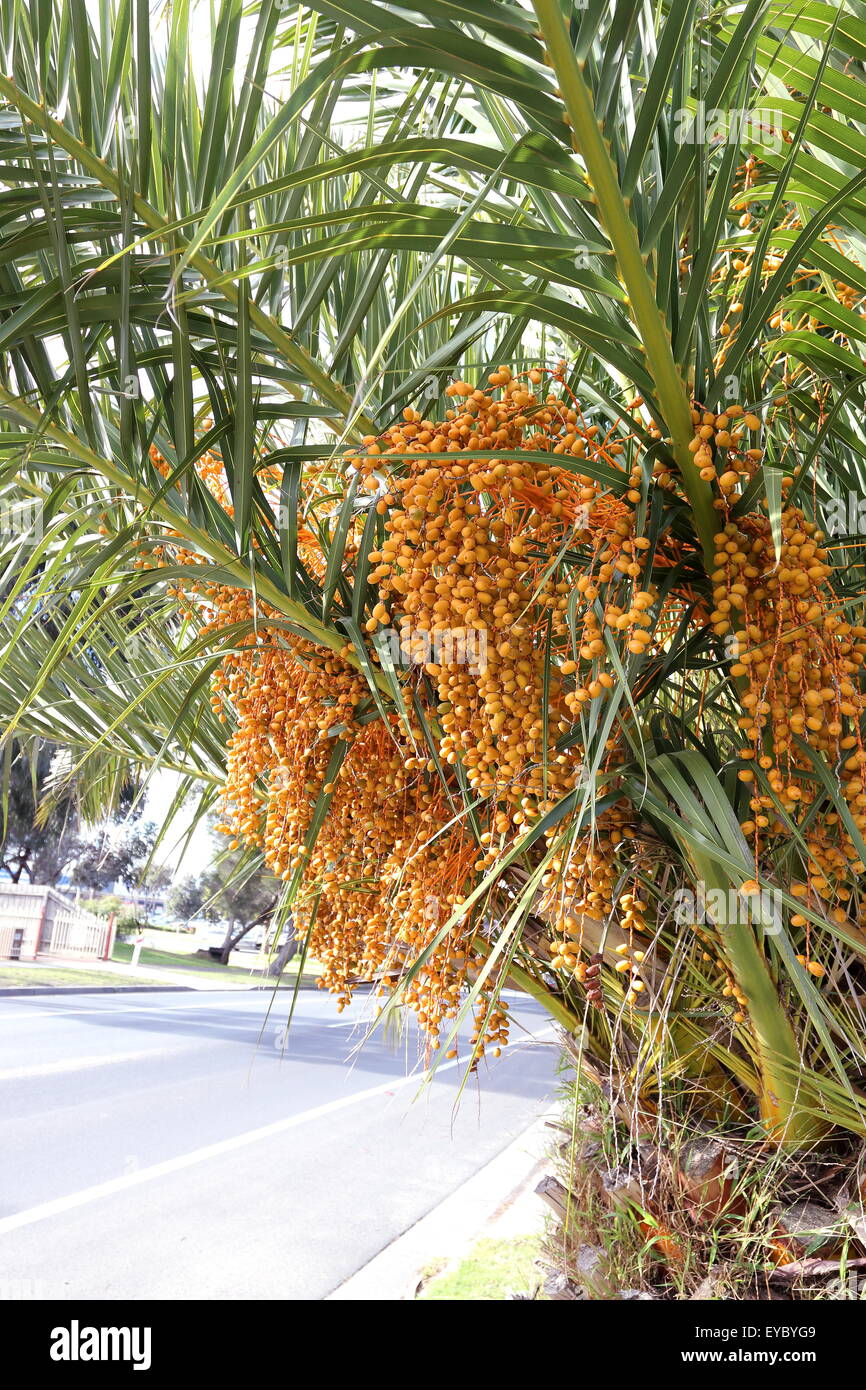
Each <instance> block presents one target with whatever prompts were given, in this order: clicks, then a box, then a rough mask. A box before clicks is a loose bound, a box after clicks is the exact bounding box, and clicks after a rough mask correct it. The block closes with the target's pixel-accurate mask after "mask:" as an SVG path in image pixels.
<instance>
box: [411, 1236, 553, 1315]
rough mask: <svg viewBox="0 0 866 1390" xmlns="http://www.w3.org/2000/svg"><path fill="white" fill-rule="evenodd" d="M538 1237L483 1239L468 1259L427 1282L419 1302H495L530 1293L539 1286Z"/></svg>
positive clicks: (419, 1296) (473, 1248)
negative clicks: (511, 1295) (536, 1267)
mask: <svg viewBox="0 0 866 1390" xmlns="http://www.w3.org/2000/svg"><path fill="white" fill-rule="evenodd" d="M540 1249H541V1240H540V1238H539V1237H538V1236H514V1237H511V1238H509V1239H508V1240H491V1239H486V1240H479V1241H478V1242H477V1244H476V1245H474V1246H473V1247H472V1249H471V1250H470V1252H469V1254H468V1255H467V1256H466V1258H465V1259H464V1260H461V1261H460V1263H459V1264H457V1265H455V1266H453V1267H452V1268H446V1269H445V1270H444V1271H443V1272H442V1273H441V1274H439V1273H436V1274H434V1275H433V1276H432V1277H430V1278H428V1279H427V1280H425V1282H424V1284H423V1286H422V1288H421V1290H420V1292H419V1294H418V1298H419V1299H450V1300H456V1299H467V1300H473V1301H475V1302H482V1303H484V1302H495V1301H497V1300H502V1299H506V1298H508V1296H509V1295H510V1294H511V1293H526V1292H527V1291H528V1290H529V1289H530V1288H531V1287H532V1286H533V1284H535V1283H537V1272H536V1270H535V1260H536V1259H537V1257H538V1255H539V1253H540Z"/></svg>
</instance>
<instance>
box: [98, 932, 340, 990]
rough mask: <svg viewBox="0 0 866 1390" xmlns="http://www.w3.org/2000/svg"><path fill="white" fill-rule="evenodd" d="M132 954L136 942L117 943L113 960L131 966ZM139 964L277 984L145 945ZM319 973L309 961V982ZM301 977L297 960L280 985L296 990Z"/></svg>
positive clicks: (251, 972) (306, 973)
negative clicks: (296, 984)
mask: <svg viewBox="0 0 866 1390" xmlns="http://www.w3.org/2000/svg"><path fill="white" fill-rule="evenodd" d="M132 952H133V945H132V942H129V941H117V942H115V944H114V950H113V951H112V953H111V959H112V960H115V961H118V962H119V963H120V964H122V965H128V964H129V963H130V961H131V960H132ZM250 954H251V957H252V959H253V960H255V959H258V957H257V956H254V955H253V954H252V952H251V953H250ZM139 963H140V964H141V965H142V966H145V967H146V966H148V965H150V966H159V967H160V968H163V969H167V970H187V971H189V972H190V973H196V974H201V973H202V972H205V973H206V974H208V975H213V974H214V973H216V974H218V975H226V976H229V977H230V978H232V979H235V980H250V979H256V978H259V979H261V980H262V982H263V983H270V984H273V983H274V981H273V980H270V979H269V977H268V976H267V975H266V974H265V972H264V971H263V970H250V969H249V968H247V967H244V966H240V965H221V964H220V962H219V961H218V960H211V959H206V958H204V957H200V956H195V955H186V954H181V953H179V952H176V951H160V950H156V949H154V948H153V947H149V946H142V948H141V957H140V962H139ZM317 974H318V967H316V966H314V965H311V963H310V962H309V961H307V966H306V969H305V971H304V980H305V982H306V983H313V982H314V981H315V978H316V975H317ZM297 975H298V962H297V960H293V961H290V962H289V964H288V965H287V966H286V968H285V970H284V971H283V974H282V977H281V979H280V985H281V986H282V987H285V986H286V985H287V984H291V985H292V987H294V984H295V981H296V979H297Z"/></svg>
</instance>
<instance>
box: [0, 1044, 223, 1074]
mask: <svg viewBox="0 0 866 1390" xmlns="http://www.w3.org/2000/svg"><path fill="white" fill-rule="evenodd" d="M202 1046H204V1044H203V1043H200V1042H190V1043H183V1044H179V1045H178V1046H176V1047H150V1048H143V1049H142V1048H137V1049H136V1051H135V1052H102V1053H99V1054H98V1055H97V1056H95V1057H62V1058H60V1060H59V1061H56V1062H32V1063H31V1064H30V1066H27V1067H7V1068H6V1069H5V1070H4V1071H0V1081H21V1080H23V1079H24V1078H25V1077H31V1076H56V1075H58V1073H60V1072H65V1071H86V1070H88V1069H89V1068H91V1067H105V1066H110V1065H114V1063H116V1062H143V1061H146V1060H148V1059H150V1058H153V1059H154V1060H155V1059H157V1058H159V1059H162V1058H163V1057H174V1056H176V1055H177V1054H178V1053H179V1052H189V1051H190V1050H191V1049H193V1048H198V1047H202Z"/></svg>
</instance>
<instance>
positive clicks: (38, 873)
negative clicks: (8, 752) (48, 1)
mask: <svg viewBox="0 0 866 1390" xmlns="http://www.w3.org/2000/svg"><path fill="white" fill-rule="evenodd" d="M55 752H56V750H55V749H52V748H51V747H50V746H49V745H48V744H41V745H40V746H39V748H38V751H37V752H36V753H35V755H34V754H33V753H32V751H31V749H30V748H28V747H26V746H25V745H23V744H16V745H14V747H13V752H12V758H11V762H10V767H9V780H8V803H7V804H8V812H7V818H6V824H5V830H0V833H2V834H3V839H2V844H0V868H3V869H5V871H6V873H7V874H8V875H9V877H10V878H11V880H12V882H13V883H20V882H21V881H22V879H23V880H24V881H25V882H27V883H48V884H52V883H56V882H57V880H58V878H59V877H60V875H61V874H62V873H63V869H64V867H65V865H66V862H67V860H68V859H69V856H70V854H71V853H72V852H73V851H74V848H75V845H76V844H77V833H78V831H77V825H78V808H77V806H76V803H75V797H74V793H73V792H71V791H70V792H69V793H68V794H67V795H66V796H65V797H62V798H59V799H56V800H55V801H54V802H53V803H52V805H51V809H50V811H49V812H48V814H47V815H46V816H45V818H44V819H43V820H42V822H41V823H39V822H38V820H37V813H38V809H39V802H40V800H41V799H42V793H43V791H44V788H45V785H46V783H47V782H48V780H49V777H50V773H51V766H52V762H53V759H54V755H55Z"/></svg>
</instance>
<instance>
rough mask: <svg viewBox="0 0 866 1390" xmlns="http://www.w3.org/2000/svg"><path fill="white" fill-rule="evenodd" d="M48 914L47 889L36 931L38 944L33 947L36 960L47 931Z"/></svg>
mask: <svg viewBox="0 0 866 1390" xmlns="http://www.w3.org/2000/svg"><path fill="white" fill-rule="evenodd" d="M47 916H48V891H47V890H46V893H45V897H44V898H43V899H42V915H41V916H40V918H39V926H38V928H37V931H36V945H35V946H34V948H33V959H34V960H38V959H39V948H40V947H41V945H42V937H43V934H44V932H45V919H46V917H47Z"/></svg>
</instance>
